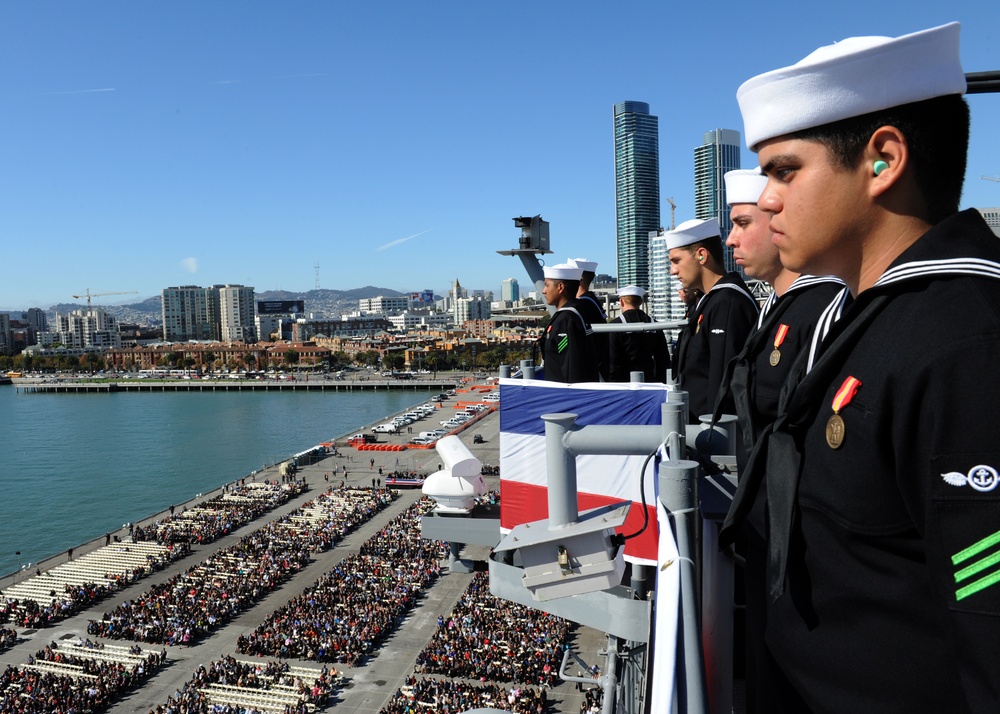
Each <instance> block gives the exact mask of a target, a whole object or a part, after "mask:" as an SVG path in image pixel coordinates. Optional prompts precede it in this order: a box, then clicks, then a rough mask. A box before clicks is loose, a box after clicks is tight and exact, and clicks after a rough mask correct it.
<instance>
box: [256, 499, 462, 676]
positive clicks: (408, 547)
mask: <svg viewBox="0 0 1000 714" xmlns="http://www.w3.org/2000/svg"><path fill="white" fill-rule="evenodd" d="M432 505H433V502H431V501H429V500H428V499H426V498H424V499H422V500H420V501H418V502H417V503H414V504H413V505H411V506H410V507H409V508H408V509H406V511H404V512H403V513H402V514H400V515H399V516H397V517H396V518H394V519H393V520H392V521H390V522H389V523H388V524H387V525H386V526H385V527H384V528H382V529H381V530H380V531H379V532H378V533H376V534H375V535H373V536H372V537H371V538H369V539H368V540H367V541H366V542H365V543H364V544H363V545H362V546H361V548H360V551H359V553H358V555H355V556H351V557H348V558H345V559H344V560H342V561H341V562H340V563H339V564H338V565H337V566H336V567H335V568H334V569H333V570H331V571H330V572H329V573H326V574H325V575H324V576H323V577H321V578H320V579H319V580H318V581H317V582H316V583H315V584H314V585H312V586H311V587H309V588H308V589H307V590H305V591H304V592H303V593H302V594H301V595H299V596H297V597H295V598H293V599H292V600H290V601H289V602H288V603H287V604H286V605H285V606H283V607H281V608H279V609H278V610H276V611H275V612H274V613H272V614H271V616H270V617H268V618H267V620H265V621H264V623H263V624H262V625H260V626H259V627H258V628H257V629H256V630H254V631H253V632H252V633H250V634H248V635H244V636H241V637H240V638H239V639H238V640H237V649H238V650H239V651H240V652H241V653H243V654H251V655H259V656H260V655H262V656H268V657H282V658H285V657H297V658H302V659H309V660H315V661H317V662H341V663H346V664H347V665H349V666H351V667H353V666H356V665H358V664H359V663H360V662H361V661H362V660H363V659H364V658H365V657H366V656H367V655H368V654H369V653H371V652H372V651H373V650H374V649H375V648H376V647H378V646H379V645H380V644H381V643H382V641H383V640H384V639H385V638H386V637H387V636H388V634H389V633H390V632H392V631H393V630H394V629H395V628H396V627H397V626H398V625H399V623H400V622H401V621H402V619H403V617H404V616H405V614H406V613H407V612H408V611H409V609H410V608H412V607H413V606H414V604H415V601H416V599H417V597H418V595H419V594H420V592H422V591H423V590H424V589H425V588H427V587H428V586H429V585H430V584H431V582H433V581H434V580H435V579H436V578H437V577H438V575H439V574H440V568H441V566H440V561H441V559H443V558H446V557H447V554H448V545H447V544H446V543H441V542H439V541H430V540H425V539H423V538H421V537H420V518H421V516H422V515H423V514H424V513H425V512H426V511H427V510H428V509H429V508H430V507H432Z"/></svg>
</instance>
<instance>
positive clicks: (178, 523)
mask: <svg viewBox="0 0 1000 714" xmlns="http://www.w3.org/2000/svg"><path fill="white" fill-rule="evenodd" d="M304 488H305V484H304V482H302V481H291V482H288V483H282V484H279V483H278V482H277V480H275V481H273V482H271V481H264V482H262V483H249V484H248V483H246V479H243V480H242V481H240V482H237V483H235V484H233V485H231V486H230V485H227V486H226V487H225V489H224V491H223V493H221V494H220V495H218V496H216V497H215V498H211V499H209V500H208V501H205V502H204V503H199V504H198V505H197V506H195V507H193V508H182V509H181V510H180V511H178V512H177V513H176V515H175V514H174V512H173V511H174V507H173V506H171V507H170V511H171V513H170V515H169V516H167V517H166V518H164V519H162V520H159V521H155V522H153V523H150V524H149V525H148V526H143V527H131V528H130V530H131V534H130V535H131V536H132V539H133V540H135V541H139V542H142V541H154V542H156V543H162V544H167V543H211V542H212V541H215V540H218V539H219V538H222V537H223V536H226V535H229V534H230V533H231V532H232V531H234V530H236V529H237V528H239V527H241V526H243V525H245V524H247V523H249V522H250V521H252V520H254V519H256V518H259V517H260V516H262V515H264V514H265V513H267V512H268V511H270V510H272V509H274V508H277V507H278V506H280V505H281V504H283V503H285V502H286V501H288V500H289V499H290V498H294V497H295V496H297V495H298V494H300V493H302V491H303V490H304Z"/></svg>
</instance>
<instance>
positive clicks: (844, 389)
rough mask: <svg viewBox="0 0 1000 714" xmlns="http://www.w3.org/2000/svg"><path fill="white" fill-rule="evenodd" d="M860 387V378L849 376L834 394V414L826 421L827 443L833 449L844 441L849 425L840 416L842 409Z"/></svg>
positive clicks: (837, 447)
mask: <svg viewBox="0 0 1000 714" xmlns="http://www.w3.org/2000/svg"><path fill="white" fill-rule="evenodd" d="M860 387H861V381H860V380H858V379H856V378H855V377H848V378H847V379H845V380H844V383H843V384H841V385H840V389H838V390H837V393H836V394H835V395H834V396H833V404H831V405H830V406H832V407H833V414H832V415H831V416H830V418H829V419H827V422H826V443H827V445H828V446H829V447H830V448H831V449H839V448H840V447H841V445H842V444H843V443H844V435H845V432H846V431H847V426H846V425H845V424H844V418H843V417H842V416H840V410H841V409H843V408H844V407H846V406H847V405H848V404H850V403H851V400H852V399H854V395H855V394H856V393H857V391H858V389H859V388H860Z"/></svg>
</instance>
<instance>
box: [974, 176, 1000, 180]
mask: <svg viewBox="0 0 1000 714" xmlns="http://www.w3.org/2000/svg"><path fill="white" fill-rule="evenodd" d="M979 178H981V179H982V180H983V181H1000V177H997V176H980V177H979Z"/></svg>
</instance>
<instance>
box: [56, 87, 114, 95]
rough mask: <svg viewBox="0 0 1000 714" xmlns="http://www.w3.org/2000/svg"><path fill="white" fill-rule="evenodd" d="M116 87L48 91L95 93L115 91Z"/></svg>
mask: <svg viewBox="0 0 1000 714" xmlns="http://www.w3.org/2000/svg"><path fill="white" fill-rule="evenodd" d="M115 91H117V90H116V89H115V88H114V87H104V88H102V89H72V90H69V91H66V92H48V93H49V94H93V93H94V92H115Z"/></svg>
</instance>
